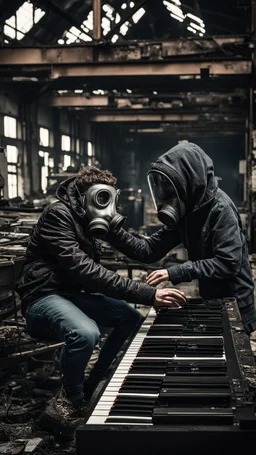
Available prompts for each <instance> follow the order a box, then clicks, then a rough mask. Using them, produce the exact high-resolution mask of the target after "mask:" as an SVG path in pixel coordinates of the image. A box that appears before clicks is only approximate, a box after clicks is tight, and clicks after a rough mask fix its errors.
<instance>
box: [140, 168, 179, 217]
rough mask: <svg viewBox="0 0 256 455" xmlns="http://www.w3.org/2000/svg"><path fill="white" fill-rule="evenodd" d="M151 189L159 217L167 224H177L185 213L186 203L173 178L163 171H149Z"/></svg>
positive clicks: (148, 177)
mask: <svg viewBox="0 0 256 455" xmlns="http://www.w3.org/2000/svg"><path fill="white" fill-rule="evenodd" d="M147 179H148V184H149V189H150V192H151V196H152V199H153V203H154V206H155V209H156V210H157V215H158V219H159V220H160V221H161V223H163V224H166V225H175V224H177V223H178V222H179V220H180V218H182V217H183V216H184V215H185V204H184V202H183V201H181V199H180V198H179V195H178V192H177V190H176V187H175V185H174V183H173V182H172V180H171V179H170V178H169V177H168V176H167V175H166V174H164V173H163V172H161V171H155V170H154V171H149V172H148V175H147Z"/></svg>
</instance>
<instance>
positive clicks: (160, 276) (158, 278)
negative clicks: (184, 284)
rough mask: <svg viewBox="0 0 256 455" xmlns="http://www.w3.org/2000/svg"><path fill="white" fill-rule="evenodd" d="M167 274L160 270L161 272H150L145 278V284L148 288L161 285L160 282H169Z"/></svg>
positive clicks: (166, 271) (164, 270)
mask: <svg viewBox="0 0 256 455" xmlns="http://www.w3.org/2000/svg"><path fill="white" fill-rule="evenodd" d="M169 280H170V278H169V273H168V270H166V269H162V270H154V272H151V273H150V274H149V275H148V276H147V278H146V283H147V284H149V285H150V286H154V285H157V284H159V283H162V281H169Z"/></svg>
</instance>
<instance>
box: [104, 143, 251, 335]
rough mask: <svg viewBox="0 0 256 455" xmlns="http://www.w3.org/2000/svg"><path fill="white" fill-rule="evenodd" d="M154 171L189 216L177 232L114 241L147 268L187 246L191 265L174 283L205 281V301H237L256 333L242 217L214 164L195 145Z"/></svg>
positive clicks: (178, 149)
mask: <svg viewBox="0 0 256 455" xmlns="http://www.w3.org/2000/svg"><path fill="white" fill-rule="evenodd" d="M151 169H152V170H158V171H162V172H164V173H165V174H166V175H167V176H168V177H169V178H170V179H171V180H172V181H173V183H174V185H175V187H176V189H177V191H178V194H179V197H180V199H181V200H182V201H183V202H184V203H185V207H186V214H185V216H184V217H183V218H181V219H180V221H179V223H178V224H177V225H176V226H175V227H172V228H171V227H168V226H164V227H162V228H161V229H160V230H159V231H157V232H156V233H155V234H153V235H152V236H151V237H149V238H148V239H138V238H136V237H133V236H132V235H131V234H129V233H127V232H126V231H124V230H123V229H122V230H121V231H120V232H119V233H118V234H114V233H111V234H110V235H109V241H110V243H112V245H113V246H115V247H116V248H117V249H119V250H120V251H122V252H123V253H124V254H126V255H127V256H129V257H131V258H133V259H135V260H139V261H142V262H145V263H152V262H156V261H158V260H160V259H162V258H163V257H164V256H165V255H166V254H167V253H168V252H169V251H170V250H172V249H173V248H174V247H176V246H177V245H179V244H181V243H183V245H184V247H185V248H186V249H187V251H188V257H189V260H188V261H186V262H185V263H183V264H179V265H175V266H173V267H170V268H169V269H168V273H169V276H170V280H171V282H172V283H173V284H174V285H176V284H178V283H181V282H189V281H192V280H194V279H198V280H199V291H200V295H201V296H202V297H203V298H206V299H210V298H223V297H236V299H237V302H238V305H239V309H240V313H241V316H242V319H243V322H244V325H245V328H246V330H247V332H248V333H249V332H252V331H254V330H256V314H255V310H254V295H253V290H254V284H253V280H252V276H251V269H250V264H249V260H248V250H247V244H246V239H245V237H244V235H243V232H242V225H241V220H240V216H239V213H238V211H237V209H236V207H235V205H234V203H233V202H232V200H231V199H230V198H229V197H228V196H227V194H226V193H224V191H222V190H221V189H219V188H218V184H217V180H216V178H215V176H214V168H213V162H212V160H211V159H210V157H209V156H208V155H206V153H204V151H203V150H202V149H201V148H200V147H198V146H197V145H195V144H192V143H186V144H179V145H177V146H175V147H173V148H172V149H171V150H169V151H168V152H166V153H165V154H164V155H162V156H160V157H159V158H158V159H157V160H156V162H155V163H153V164H152V167H151Z"/></svg>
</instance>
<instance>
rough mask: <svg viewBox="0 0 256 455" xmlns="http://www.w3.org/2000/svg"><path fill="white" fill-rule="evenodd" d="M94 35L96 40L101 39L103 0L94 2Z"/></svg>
mask: <svg viewBox="0 0 256 455" xmlns="http://www.w3.org/2000/svg"><path fill="white" fill-rule="evenodd" d="M93 35H94V38H95V39H96V40H100V39H101V0H94V1H93Z"/></svg>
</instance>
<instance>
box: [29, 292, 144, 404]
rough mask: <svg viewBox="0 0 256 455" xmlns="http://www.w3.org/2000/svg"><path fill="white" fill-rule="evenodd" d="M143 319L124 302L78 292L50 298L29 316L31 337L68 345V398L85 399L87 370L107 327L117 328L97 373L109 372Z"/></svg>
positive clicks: (64, 365)
mask: <svg viewBox="0 0 256 455" xmlns="http://www.w3.org/2000/svg"><path fill="white" fill-rule="evenodd" d="M141 319H142V317H141V314H140V313H139V311H137V310H136V309H135V308H133V307H132V306H131V305H129V304H128V303H126V302H124V301H122V300H116V299H112V298H109V297H105V296H104V295H101V294H89V295H88V294H85V293H83V292H77V293H74V294H71V295H70V296H69V298H68V299H67V298H64V297H61V296H59V295H56V294H51V295H47V296H46V297H43V298H41V299H39V300H37V301H36V302H35V303H33V304H32V305H31V306H30V307H28V310H27V313H26V320H27V330H28V333H29V334H30V335H31V336H33V337H36V338H47V339H48V338H49V339H53V340H60V341H64V342H65V344H64V346H63V347H62V350H61V355H60V366H61V373H62V376H63V385H64V387H65V390H66V392H67V395H68V397H69V398H70V399H71V400H73V401H75V400H80V399H82V398H83V396H84V394H83V383H84V370H85V367H86V365H87V363H88V361H89V359H90V357H91V354H92V352H93V349H94V347H95V346H96V344H97V343H98V340H99V336H100V331H99V328H98V325H97V324H99V325H100V326H103V327H110V328H113V330H112V332H111V333H110V335H109V336H108V337H107V339H106V341H105V342H104V344H103V347H102V349H101V351H100V355H99V358H98V361H97V363H96V365H95V366H94V370H95V369H97V370H98V371H100V372H105V371H106V370H107V369H108V368H109V366H110V365H111V363H112V361H113V360H114V358H115V357H116V355H117V354H118V352H119V350H120V348H121V347H122V345H123V344H124V342H125V341H126V340H127V338H128V337H129V335H130V334H131V333H133V331H134V330H135V328H136V327H137V325H138V324H139V322H140V321H141Z"/></svg>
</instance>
